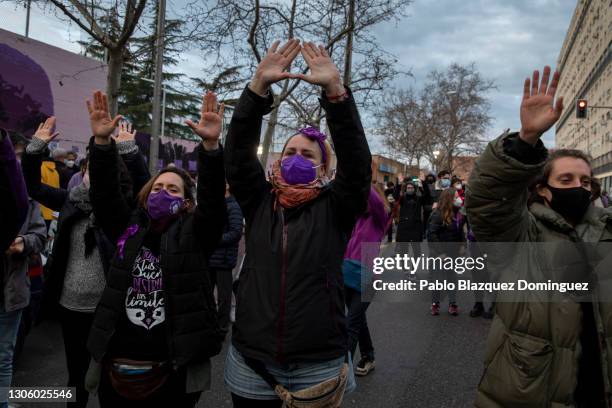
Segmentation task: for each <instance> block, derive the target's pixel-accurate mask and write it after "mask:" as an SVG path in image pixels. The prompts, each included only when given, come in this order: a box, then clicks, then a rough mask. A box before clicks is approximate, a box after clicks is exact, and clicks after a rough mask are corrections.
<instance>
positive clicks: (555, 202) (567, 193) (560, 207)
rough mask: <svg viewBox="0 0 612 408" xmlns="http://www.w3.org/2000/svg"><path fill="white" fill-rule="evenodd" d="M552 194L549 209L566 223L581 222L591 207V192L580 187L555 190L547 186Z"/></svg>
mask: <svg viewBox="0 0 612 408" xmlns="http://www.w3.org/2000/svg"><path fill="white" fill-rule="evenodd" d="M547 187H548V189H549V190H550V192H551V193H552V200H550V202H549V205H550V208H552V209H553V210H555V211H556V212H557V213H559V214H560V215H561V216H562V217H563V218H565V219H566V220H568V221H571V222H574V223H577V222H579V221H580V220H582V217H583V216H584V214H585V213H586V211H587V210H588V208H589V205H591V192H590V191H589V190H587V189H585V188H582V187H571V188H555V187H551V186H549V185H547Z"/></svg>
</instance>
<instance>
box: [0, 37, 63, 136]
mask: <svg viewBox="0 0 612 408" xmlns="http://www.w3.org/2000/svg"><path fill="white" fill-rule="evenodd" d="M53 113H54V112H53V94H52V92H51V84H50V82H49V78H48V76H47V73H46V72H45V70H44V69H43V68H42V67H41V66H40V65H39V64H38V63H37V62H36V61H34V60H33V59H32V58H30V57H29V56H28V55H26V54H24V53H22V52H20V51H18V50H16V49H15V48H13V47H11V46H9V45H8V44H4V43H0V126H1V127H4V128H6V129H7V130H9V131H19V132H20V133H22V134H24V135H25V136H27V137H31V136H32V135H33V134H34V132H35V131H36V128H37V127H38V125H39V124H40V122H42V121H44V120H45V119H46V118H47V117H49V116H51V115H53Z"/></svg>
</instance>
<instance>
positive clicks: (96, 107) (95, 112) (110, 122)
mask: <svg viewBox="0 0 612 408" xmlns="http://www.w3.org/2000/svg"><path fill="white" fill-rule="evenodd" d="M86 103H87V111H88V112H89V122H90V124H91V132H92V133H93V135H94V137H95V142H96V144H109V143H110V135H111V134H112V133H113V131H114V130H115V128H116V127H117V124H118V123H119V121H120V120H121V118H122V116H121V115H117V116H115V118H114V119H111V117H110V113H109V112H108V99H107V98H106V94H105V93H103V92H101V91H96V92H94V94H93V101H92V102H90V101H86Z"/></svg>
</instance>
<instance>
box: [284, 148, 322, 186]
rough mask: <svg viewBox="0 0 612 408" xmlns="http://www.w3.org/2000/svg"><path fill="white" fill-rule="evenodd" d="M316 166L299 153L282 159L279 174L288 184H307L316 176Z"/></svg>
mask: <svg viewBox="0 0 612 408" xmlns="http://www.w3.org/2000/svg"><path fill="white" fill-rule="evenodd" d="M317 167H319V166H313V164H312V162H311V161H310V160H308V159H306V158H305V157H304V156H302V155H300V154H295V155H293V156H291V157H287V158H286V159H283V161H282V162H281V176H283V179H285V181H286V182H287V183H289V184H308V183H310V182H312V181H314V180H315V179H316V178H317Z"/></svg>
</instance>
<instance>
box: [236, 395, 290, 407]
mask: <svg viewBox="0 0 612 408" xmlns="http://www.w3.org/2000/svg"><path fill="white" fill-rule="evenodd" d="M232 402H233V404H234V408H281V407H282V406H283V401H281V400H280V399H277V400H255V399H248V398H244V397H240V396H238V395H236V394H233V393H232Z"/></svg>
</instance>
